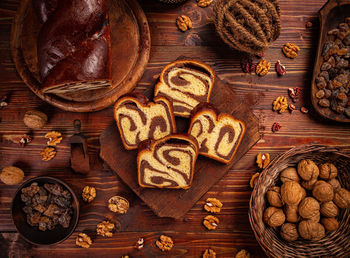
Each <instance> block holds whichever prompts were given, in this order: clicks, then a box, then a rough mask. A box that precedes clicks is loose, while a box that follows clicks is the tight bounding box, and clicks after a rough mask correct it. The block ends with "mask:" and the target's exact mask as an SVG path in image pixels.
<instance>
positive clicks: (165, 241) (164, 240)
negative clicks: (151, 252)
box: [156, 235, 174, 252]
mask: <svg viewBox="0 0 350 258" xmlns="http://www.w3.org/2000/svg"><path fill="white" fill-rule="evenodd" d="M156 245H157V247H158V248H159V249H160V250H162V251H163V252H164V251H170V250H171V248H173V246H174V242H173V240H172V239H171V237H168V236H165V235H161V236H160V237H159V240H157V241H156Z"/></svg>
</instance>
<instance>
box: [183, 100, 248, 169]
mask: <svg viewBox="0 0 350 258" xmlns="http://www.w3.org/2000/svg"><path fill="white" fill-rule="evenodd" d="M244 133H245V125H244V123H243V122H242V121H239V120H237V119H235V118H234V117H232V116H231V115H229V114H225V113H220V112H219V111H218V110H217V109H216V108H215V107H214V106H213V105H212V104H209V103H201V104H199V105H198V106H197V107H196V108H195V109H194V110H193V113H192V117H191V122H190V127H189V130H188V134H189V135H192V136H193V137H195V138H196V139H197V141H198V145H199V154H201V155H204V156H207V157H209V158H212V159H215V160H217V161H220V162H222V163H225V164H227V163H230V162H231V161H232V159H233V157H234V155H235V153H236V151H237V148H238V146H239V144H240V142H241V140H242V138H243V135H244Z"/></svg>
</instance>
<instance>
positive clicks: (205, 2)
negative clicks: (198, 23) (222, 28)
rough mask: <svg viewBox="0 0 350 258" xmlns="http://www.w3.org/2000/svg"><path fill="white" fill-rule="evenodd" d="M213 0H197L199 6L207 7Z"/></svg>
mask: <svg viewBox="0 0 350 258" xmlns="http://www.w3.org/2000/svg"><path fill="white" fill-rule="evenodd" d="M212 2H213V0H197V5H198V6H199V7H207V6H209V5H210V4H211V3H212Z"/></svg>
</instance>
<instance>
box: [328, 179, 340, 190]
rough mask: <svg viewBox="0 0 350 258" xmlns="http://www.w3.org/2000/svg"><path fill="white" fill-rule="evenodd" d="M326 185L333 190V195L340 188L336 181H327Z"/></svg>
mask: <svg viewBox="0 0 350 258" xmlns="http://www.w3.org/2000/svg"><path fill="white" fill-rule="evenodd" d="M327 183H328V184H330V185H331V186H332V187H333V190H334V192H335V193H336V192H338V191H339V190H340V188H341V185H340V183H339V181H338V179H335V178H332V179H331V180H328V181H327Z"/></svg>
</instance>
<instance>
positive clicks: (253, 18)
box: [214, 0, 281, 54]
mask: <svg viewBox="0 0 350 258" xmlns="http://www.w3.org/2000/svg"><path fill="white" fill-rule="evenodd" d="M214 23H215V27H216V30H217V32H218V34H219V35H220V37H221V38H222V39H223V40H224V41H225V42H226V43H227V44H228V45H229V46H231V47H233V48H235V49H237V50H239V51H243V52H247V53H250V54H259V53H261V52H263V51H265V50H266V49H267V48H268V47H269V45H270V44H271V43H272V42H273V41H275V40H276V39H277V38H278V37H279V35H280V30H281V22H280V7H279V2H278V0H216V1H215V5H214Z"/></svg>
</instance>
